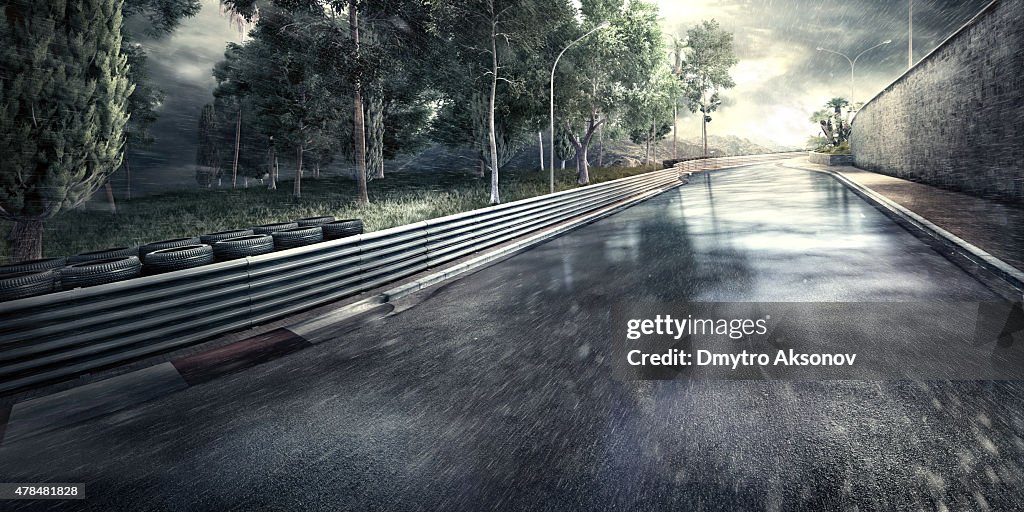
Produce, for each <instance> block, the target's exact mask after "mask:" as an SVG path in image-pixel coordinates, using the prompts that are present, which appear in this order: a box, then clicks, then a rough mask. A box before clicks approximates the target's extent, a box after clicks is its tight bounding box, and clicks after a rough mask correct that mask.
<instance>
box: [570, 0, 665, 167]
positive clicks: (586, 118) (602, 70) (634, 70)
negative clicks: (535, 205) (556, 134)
mask: <svg viewBox="0 0 1024 512" xmlns="http://www.w3.org/2000/svg"><path fill="white" fill-rule="evenodd" d="M580 14H581V21H580V26H579V28H578V31H579V33H584V32H585V31H587V30H590V29H592V28H593V27H595V26H597V25H598V24H600V23H609V24H610V27H609V28H608V29H605V30H601V31H598V32H596V33H594V34H593V35H592V36H590V37H589V38H588V40H587V41H586V42H584V43H581V46H580V48H578V49H575V48H574V50H573V52H572V53H571V54H567V57H568V59H569V61H570V62H569V65H566V66H564V67H562V66H560V67H559V72H560V73H561V74H560V75H559V77H558V79H557V81H558V83H559V84H560V85H559V86H558V88H556V90H558V91H561V92H560V93H559V95H557V96H556V102H555V103H556V113H557V114H558V117H559V118H560V119H561V120H562V121H561V122H562V124H563V125H564V127H565V128H566V132H567V133H568V134H569V139H570V141H571V142H572V144H573V146H574V147H575V149H576V161H577V168H578V169H579V172H578V176H577V183H579V184H580V185H586V184H588V183H590V173H589V166H590V164H589V162H588V160H587V150H588V149H589V147H590V144H591V141H592V140H593V137H594V135H595V134H596V133H597V131H598V129H599V128H600V127H601V126H603V125H605V124H607V123H608V122H609V121H611V120H613V119H615V118H616V117H618V116H619V115H620V114H622V111H623V109H624V108H625V106H626V99H627V98H626V92H627V90H629V89H630V88H632V87H634V84H641V83H645V82H646V81H647V78H648V77H649V76H650V75H651V74H652V73H654V72H655V71H656V70H657V68H658V66H661V65H663V63H664V49H663V42H662V40H663V38H662V34H661V29H660V27H659V24H658V9H657V7H656V6H654V5H653V4H650V3H647V2H644V1H641V0H633V1H631V2H628V3H626V2H625V1H624V0H582V1H581V2H580Z"/></svg>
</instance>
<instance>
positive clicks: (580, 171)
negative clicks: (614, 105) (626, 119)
mask: <svg viewBox="0 0 1024 512" xmlns="http://www.w3.org/2000/svg"><path fill="white" fill-rule="evenodd" d="M596 119H597V117H596V114H592V115H591V117H590V122H589V125H588V127H587V131H586V133H585V134H584V135H583V138H582V139H580V138H578V137H576V134H574V133H572V130H570V129H569V127H568V126H566V127H565V128H566V130H567V131H568V133H569V142H571V143H572V145H573V147H575V148H576V166H577V167H576V168H577V173H576V176H577V179H576V182H577V183H578V184H580V185H588V184H590V166H589V163H588V162H587V148H588V147H589V146H590V141H591V140H593V138H594V133H595V132H596V131H597V129H598V128H600V127H601V125H602V124H604V121H605V120H604V119H602V120H600V121H596Z"/></svg>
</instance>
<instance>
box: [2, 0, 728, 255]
mask: <svg viewBox="0 0 1024 512" xmlns="http://www.w3.org/2000/svg"><path fill="white" fill-rule="evenodd" d="M198 5H199V4H198V1H197V0H77V1H71V0H54V1H51V2H42V3H39V2H32V1H29V0H8V1H6V2H4V9H3V10H2V13H3V14H2V16H3V21H4V22H3V23H0V30H2V32H0V41H2V42H3V43H4V44H3V49H0V58H2V59H3V60H2V63H3V69H4V71H5V72H4V74H3V75H2V76H0V122H2V123H3V134H2V137H3V139H2V140H0V143H3V144H5V147H7V148H15V149H14V154H12V155H11V156H10V157H9V158H6V159H4V160H3V161H0V165H2V166H3V167H2V176H0V180H2V182H0V217H2V218H4V219H7V220H11V221H14V224H15V228H14V233H12V239H13V241H14V244H15V258H16V259H18V260H22V259H30V258H33V257H39V255H40V253H41V233H42V222H43V221H44V220H45V219H47V218H50V217H52V216H54V215H56V214H57V213H59V212H61V211H63V210H66V209H69V208H74V207H75V206H77V205H78V204H80V203H81V202H82V201H84V200H85V199H86V198H88V197H89V196H90V195H92V194H93V193H94V192H95V191H96V190H98V189H99V188H101V187H102V186H103V185H104V184H106V183H107V180H108V178H109V176H110V174H111V173H113V172H114V171H116V170H118V169H120V168H126V169H125V172H129V169H128V168H127V165H128V162H127V161H126V159H125V157H124V153H125V148H126V145H127V144H145V143H147V142H148V141H149V139H150V138H149V136H148V133H147V130H146V129H147V127H148V124H149V123H151V122H152V120H153V119H155V116H156V115H157V113H158V112H159V108H158V105H159V101H160V93H159V90H158V87H155V86H153V85H152V84H149V83H148V81H147V78H146V76H145V54H144V52H143V51H142V49H141V47H139V46H138V45H133V44H132V43H131V42H130V41H131V40H132V35H131V34H130V33H129V31H127V30H126V28H125V25H124V23H123V21H124V16H126V15H130V16H134V17H135V18H142V19H143V20H145V21H146V22H147V23H146V24H145V25H146V26H148V27H149V28H148V30H149V33H150V34H167V33H169V32H170V31H172V30H173V29H174V27H176V26H177V25H178V23H180V21H181V19H183V18H185V17H188V16H191V15H194V14H195V12H196V11H197V10H198ZM222 7H223V8H224V9H225V10H226V11H227V12H228V13H230V14H231V15H232V16H234V17H236V19H240V20H245V21H246V22H247V23H248V26H251V30H250V31H249V34H248V35H249V37H248V39H247V40H246V41H245V42H244V43H240V44H236V43H230V44H228V46H227V48H226V51H225V58H224V60H223V61H221V62H220V63H218V64H217V65H216V67H215V68H214V70H213V74H214V77H215V78H216V81H217V87H216V90H215V91H214V99H213V101H212V102H211V103H210V104H209V105H207V106H206V107H204V109H203V111H202V113H201V115H200V122H199V127H198V133H199V138H200V147H199V150H198V152H197V155H196V159H197V164H199V166H200V169H201V170H202V169H206V171H205V172H206V176H205V177H204V176H203V174H202V172H201V173H200V174H199V175H197V177H198V178H199V179H200V180H201V181H202V180H207V181H208V182H211V181H212V180H215V179H217V180H222V179H225V178H226V177H227V175H228V173H230V177H231V183H232V185H234V186H237V185H238V182H239V179H240V178H241V179H242V180H246V179H248V178H249V177H258V178H261V179H263V180H264V181H266V182H267V183H268V186H270V187H272V188H276V186H277V182H278V178H279V177H280V169H281V163H282V162H287V163H288V164H289V165H290V166H291V167H292V172H293V175H294V180H293V181H292V187H293V189H292V194H293V195H295V196H296V197H300V196H301V193H302V189H301V187H302V179H301V178H302V176H303V172H304V171H305V172H312V173H313V174H314V175H315V174H316V173H318V172H319V169H320V168H321V167H322V166H325V165H328V164H329V163H331V162H332V160H334V159H338V158H341V159H344V160H345V161H347V162H350V163H351V164H352V165H353V166H354V169H355V175H356V179H357V182H358V196H357V201H358V202H359V203H361V204H365V203H367V202H368V201H369V197H368V194H367V181H369V180H371V179H380V178H383V177H384V161H385V160H388V159H392V158H394V157H395V156H397V155H399V154H401V153H409V152H413V151H416V150H419V149H421V148H423V147H424V146H425V145H426V144H429V143H432V142H439V143H442V144H445V145H448V146H451V147H455V148H471V149H472V150H473V151H474V154H475V155H476V157H477V160H478V165H477V166H475V168H476V170H477V173H478V174H479V175H481V176H484V175H487V174H489V175H490V201H491V203H495V204H496V203H499V202H500V201H501V198H500V195H499V188H498V183H499V170H500V169H501V168H502V166H504V165H505V164H507V163H508V162H509V161H510V160H511V158H512V157H513V156H514V155H515V154H516V153H517V152H518V151H520V150H521V149H522V148H524V147H525V146H527V145H528V144H531V143H532V142H533V141H537V142H539V143H540V145H541V154H542V155H543V154H544V153H543V151H544V147H543V146H544V137H543V134H542V132H543V131H544V128H545V127H546V126H547V125H548V123H549V119H548V99H549V98H548V94H549V86H550V81H551V79H552V77H551V74H552V68H551V66H552V64H553V62H554V61H555V58H556V57H557V56H558V55H559V54H560V52H562V50H563V49H564V48H565V47H566V45H568V44H569V43H570V42H572V41H574V40H576V39H578V38H580V37H581V36H582V35H584V34H587V33H588V32H591V31H593V33H592V34H591V35H588V36H587V37H586V38H585V39H584V40H582V41H581V42H580V43H579V44H577V45H575V46H573V47H572V48H571V49H569V50H568V51H566V52H565V53H564V56H563V57H562V58H561V60H560V61H559V63H558V66H557V68H556V69H554V71H553V73H554V78H553V80H554V83H555V87H554V105H555V118H556V124H557V126H556V127H557V133H556V136H555V138H554V140H553V141H552V140H549V142H548V143H549V144H554V146H555V149H557V151H558V155H559V158H562V159H573V160H575V162H576V169H577V181H578V183H579V184H581V185H584V184H587V183H589V173H588V172H589V161H588V153H587V152H588V149H589V147H590V146H591V145H592V142H593V140H594V138H595V137H598V138H600V137H603V136H604V130H606V129H607V130H612V131H614V132H615V133H619V134H627V135H628V136H629V138H630V139H632V140H633V141H634V142H637V143H640V144H644V145H646V147H647V148H648V150H647V153H648V155H649V153H650V151H649V148H650V144H651V143H653V142H655V141H657V140H660V139H662V138H664V137H665V136H666V135H667V134H668V133H669V132H673V133H674V131H675V130H674V129H672V127H673V126H675V121H676V120H675V117H676V116H677V115H678V112H679V109H680V108H685V109H687V110H689V111H691V112H694V113H696V112H701V113H702V116H701V123H702V126H705V125H706V123H707V122H709V121H710V120H711V119H710V113H711V112H713V111H714V110H715V109H716V108H717V107H718V105H719V104H720V101H719V99H718V91H720V90H722V89H725V88H728V87H731V86H732V81H731V79H730V78H729V76H728V69H729V67H731V66H732V65H734V64H735V63H736V58H735V56H734V54H733V50H732V35H731V34H730V33H728V32H726V31H724V30H722V29H721V27H719V26H718V24H717V23H715V22H714V21H707V22H703V23H701V24H700V25H698V26H695V27H693V28H691V29H690V30H688V31H687V32H686V33H685V34H680V35H679V37H676V38H673V39H672V42H671V44H669V43H668V42H667V39H668V37H667V35H666V34H664V33H663V32H662V30H661V27H660V25H659V19H658V10H657V7H656V6H655V5H653V4H652V3H648V2H644V1H641V0H632V1H626V0H582V1H580V2H578V3H576V5H574V3H573V2H571V1H570V0H431V1H426V0H372V1H368V0H223V1H222ZM595 29H596V30H595ZM669 123H671V124H669ZM705 146H706V143H705ZM542 158H543V157H542ZM549 163H550V162H549ZM310 170H311V171H310Z"/></svg>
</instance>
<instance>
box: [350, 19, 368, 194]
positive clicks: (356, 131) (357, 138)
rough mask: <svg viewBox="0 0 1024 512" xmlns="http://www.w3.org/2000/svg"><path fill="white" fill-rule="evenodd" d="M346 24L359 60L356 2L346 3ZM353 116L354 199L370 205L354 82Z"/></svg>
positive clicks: (363, 137)
mask: <svg viewBox="0 0 1024 512" xmlns="http://www.w3.org/2000/svg"><path fill="white" fill-rule="evenodd" d="M348 24H349V28H350V29H351V30H352V41H353V43H354V44H355V56H356V59H358V58H359V14H358V13H357V12H356V0H349V2H348ZM352 104H353V108H354V115H353V118H352V122H353V130H352V138H353V139H354V140H353V145H354V146H355V148H354V149H355V160H356V183H357V184H358V186H359V196H358V198H357V199H356V202H358V203H359V204H360V205H366V204H369V203H370V196H369V193H368V192H367V190H366V125H365V124H364V122H365V121H364V119H363V85H362V82H361V81H360V80H356V83H355V93H354V94H353V100H352Z"/></svg>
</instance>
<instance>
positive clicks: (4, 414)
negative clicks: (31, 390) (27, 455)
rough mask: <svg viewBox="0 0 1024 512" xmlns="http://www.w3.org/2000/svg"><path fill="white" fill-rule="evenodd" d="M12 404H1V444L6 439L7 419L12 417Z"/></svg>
mask: <svg viewBox="0 0 1024 512" xmlns="http://www.w3.org/2000/svg"><path fill="white" fill-rule="evenodd" d="M13 407H14V406H12V405H3V406H0V444H2V443H3V441H4V433H6V432H7V420H9V419H11V409H12V408H13Z"/></svg>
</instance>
